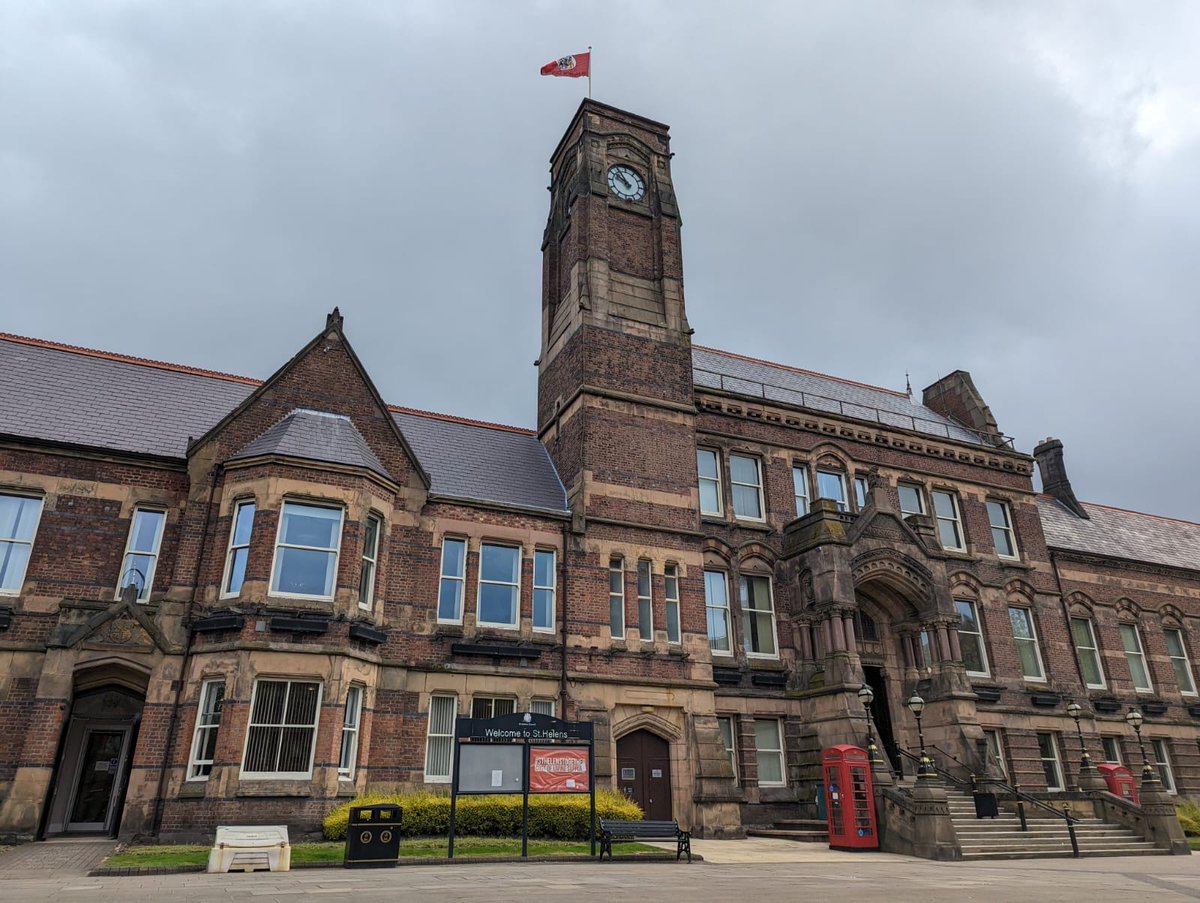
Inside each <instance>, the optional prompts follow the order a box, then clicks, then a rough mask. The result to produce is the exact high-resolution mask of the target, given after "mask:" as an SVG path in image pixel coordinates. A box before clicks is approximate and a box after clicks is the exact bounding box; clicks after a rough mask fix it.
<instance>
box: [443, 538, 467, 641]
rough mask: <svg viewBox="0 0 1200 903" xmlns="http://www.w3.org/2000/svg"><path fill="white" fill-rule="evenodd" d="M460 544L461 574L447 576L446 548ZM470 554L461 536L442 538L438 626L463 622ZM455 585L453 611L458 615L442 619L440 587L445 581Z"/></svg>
mask: <svg viewBox="0 0 1200 903" xmlns="http://www.w3.org/2000/svg"><path fill="white" fill-rule="evenodd" d="M452 542H453V543H461V544H462V573H460V574H447V573H446V546H447V544H449V543H452ZM469 552H470V546H469V544H468V543H467V540H466V538H465V537H463V536H443V537H442V557H441V563H440V564H439V566H438V594H437V602H436V605H437V621H438V623H439V624H461V623H462V621H463V600H464V598H465V597H466V586H467V555H468V554H469ZM447 580H449V581H451V582H453V583H454V584H456V589H455V611H457V612H458V614H457V615H456V616H455V617H454V618H443V617H442V587H443V584H444V583H445V582H446V581H447Z"/></svg>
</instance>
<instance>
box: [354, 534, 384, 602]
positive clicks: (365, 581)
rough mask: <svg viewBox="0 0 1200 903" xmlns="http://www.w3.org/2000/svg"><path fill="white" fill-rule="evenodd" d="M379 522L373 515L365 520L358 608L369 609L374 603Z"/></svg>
mask: <svg viewBox="0 0 1200 903" xmlns="http://www.w3.org/2000/svg"><path fill="white" fill-rule="evenodd" d="M379 533H380V521H379V518H377V517H376V516H375V515H373V514H372V515H371V516H370V517H368V518H367V529H366V531H365V533H364V535H363V553H362V569H361V571H360V573H359V575H358V607H359V608H370V607H371V605H372V603H373V602H374V601H375V567H376V564H377V563H378V561H379Z"/></svg>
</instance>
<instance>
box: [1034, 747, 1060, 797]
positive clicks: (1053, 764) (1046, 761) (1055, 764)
mask: <svg viewBox="0 0 1200 903" xmlns="http://www.w3.org/2000/svg"><path fill="white" fill-rule="evenodd" d="M1037 744H1038V756H1039V757H1040V758H1041V760H1042V773H1043V774H1044V775H1045V776H1046V789H1047V790H1062V789H1064V787H1063V779H1062V765H1060V764H1059V761H1058V741H1057V740H1056V739H1055V737H1054V735H1053V734H1038V735H1037Z"/></svg>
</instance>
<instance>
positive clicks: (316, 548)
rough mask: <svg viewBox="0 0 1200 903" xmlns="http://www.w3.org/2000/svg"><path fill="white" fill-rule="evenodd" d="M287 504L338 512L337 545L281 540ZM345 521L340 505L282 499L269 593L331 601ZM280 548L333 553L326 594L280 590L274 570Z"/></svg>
mask: <svg viewBox="0 0 1200 903" xmlns="http://www.w3.org/2000/svg"><path fill="white" fill-rule="evenodd" d="M288 505H297V506H299V507H301V508H323V509H324V510H326V511H336V512H337V513H338V522H337V529H336V531H335V533H336V536H337V545H335V546H334V547H333V548H332V549H329V548H321V547H319V546H298V545H292V544H291V543H285V542H284V541H283V525H284V521H285V517H286V514H287V506H288ZM345 523H346V509H345V508H343V507H341V506H340V505H330V504H328V503H325V504H322V503H321V502H310V501H307V500H305V499H284V500H283V504H282V505H280V506H279V525H278V526H277V527H276V529H275V554H274V556H273V557H272V559H271V595H272V596H276V597H278V598H280V599H317V600H319V601H321V602H332V601H333V597H334V596H335V595H337V578H338V569H339V568H340V567H341V562H342V530H343V528H344V527H345ZM280 549H301V550H303V551H307V552H324V553H325V554H329V553H330V552H332V553H333V585H332V586H331V587H330V592H329V594H328V595H317V594H315V593H285V592H282V591H280V589H279V587H278V581H279V577H280V576H281V575H280V573H279V572H278V571H277V570H276V568H277V567H278V566H279V550H280Z"/></svg>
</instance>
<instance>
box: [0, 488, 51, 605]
mask: <svg viewBox="0 0 1200 903" xmlns="http://www.w3.org/2000/svg"><path fill="white" fill-rule="evenodd" d="M0 496H6V497H8V498H14V499H22V500H28V501H31V502H37V513H36V514H35V515H34V517H33V530H32V531H30V533H29V539H17V538H16V535H15V534H14V535H13V536H0V550H3V549H5V548H6V547H8V546H28V547H29V554H28V555H27V556H26V558H25V564H24V566H23V567H22V568H21V579H20V580H18V581H17V585H16V586H15V587H14V588H12V589H0V596H19V595H21V590H22V589H23V588H24V586H25V577H26V575H28V573H29V562H31V561H33V544H34V543H35V542H36V541H37V531H38V527H39V526H41V523H42V512H43V511H44V510H46V500H45V499H44V498H43V497H42V496H40V495H24V494H22V493H19V492H4V493H0Z"/></svg>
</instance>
